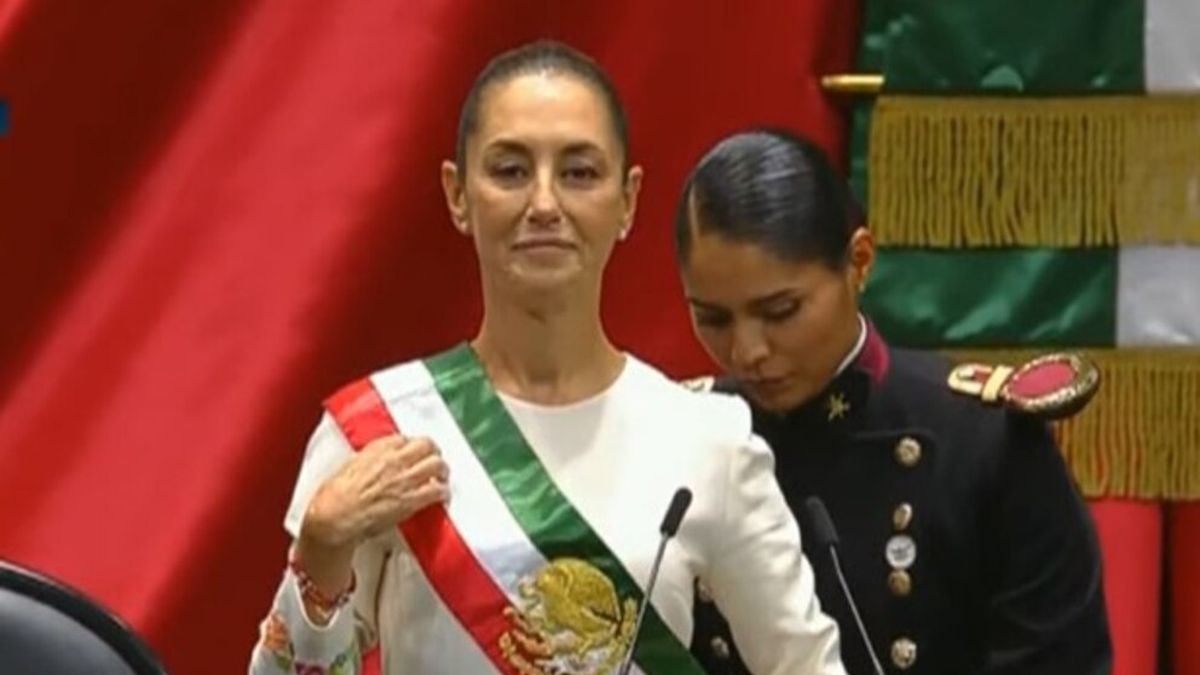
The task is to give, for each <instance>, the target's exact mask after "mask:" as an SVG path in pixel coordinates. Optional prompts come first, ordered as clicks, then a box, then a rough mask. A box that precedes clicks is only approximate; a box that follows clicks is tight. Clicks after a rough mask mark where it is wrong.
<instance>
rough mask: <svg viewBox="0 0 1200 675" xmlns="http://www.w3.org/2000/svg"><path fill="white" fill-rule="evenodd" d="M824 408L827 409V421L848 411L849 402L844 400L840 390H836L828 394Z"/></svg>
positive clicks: (841, 416)
mask: <svg viewBox="0 0 1200 675" xmlns="http://www.w3.org/2000/svg"><path fill="white" fill-rule="evenodd" d="M825 408H826V409H827V410H828V411H829V421H830V422H832V421H834V420H838V419H841V418H843V417H845V416H846V413H848V412H850V402H849V401H847V400H846V395H845V394H843V393H841V392H836V393H833V394H830V395H829V398H828V399H827V400H826V401H825Z"/></svg>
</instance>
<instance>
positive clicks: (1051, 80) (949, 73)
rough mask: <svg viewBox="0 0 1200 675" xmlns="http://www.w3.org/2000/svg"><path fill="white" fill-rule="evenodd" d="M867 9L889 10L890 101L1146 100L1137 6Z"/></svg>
mask: <svg viewBox="0 0 1200 675" xmlns="http://www.w3.org/2000/svg"><path fill="white" fill-rule="evenodd" d="M868 4H869V5H882V6H885V7H886V8H887V15H886V16H885V17H884V19H883V20H884V21H885V25H886V30H887V39H886V45H885V47H884V51H885V53H884V59H883V64H884V70H883V72H884V75H885V81H886V87H887V89H888V90H890V91H905V92H913V93H916V92H935V91H936V92H979V91H987V92H993V93H999V92H1013V93H1038V94H1075V93H1141V92H1143V91H1144V90H1145V87H1144V80H1145V74H1144V61H1145V59H1144V42H1145V37H1144V30H1145V29H1144V26H1145V6H1144V3H1143V1H1142V0H1017V1H1016V2H1014V1H1013V0H963V1H961V2H929V1H928V0H868ZM873 9H874V7H872V9H869V10H868V11H867V13H866V17H867V18H872V12H873ZM876 21H879V19H876ZM866 35H867V36H870V35H873V33H870V32H868V33H866ZM860 54H861V51H860Z"/></svg>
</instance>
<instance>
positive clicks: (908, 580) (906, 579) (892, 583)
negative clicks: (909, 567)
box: [888, 570, 912, 598]
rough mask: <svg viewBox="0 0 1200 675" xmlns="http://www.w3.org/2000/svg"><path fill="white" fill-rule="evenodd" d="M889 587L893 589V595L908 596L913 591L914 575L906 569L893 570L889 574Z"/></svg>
mask: <svg viewBox="0 0 1200 675" xmlns="http://www.w3.org/2000/svg"><path fill="white" fill-rule="evenodd" d="M888 588H890V589H891V590H892V595H894V596H896V597H898V598H907V597H908V595H909V594H910V593H912V575H910V574H909V573H908V572H906V571H904V570H892V571H891V573H890V574H888Z"/></svg>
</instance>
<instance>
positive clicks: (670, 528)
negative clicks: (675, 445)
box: [617, 487, 692, 675]
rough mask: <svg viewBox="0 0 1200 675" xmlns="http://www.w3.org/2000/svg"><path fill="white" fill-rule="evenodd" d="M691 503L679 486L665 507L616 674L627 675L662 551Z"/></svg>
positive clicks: (652, 590) (683, 489) (689, 496)
mask: <svg viewBox="0 0 1200 675" xmlns="http://www.w3.org/2000/svg"><path fill="white" fill-rule="evenodd" d="M691 505H692V491H691V490H689V489H687V488H685V487H681V488H679V489H678V490H676V491H675V496H673V497H671V505H670V506H668V507H667V513H666V515H664V516H663V520H662V525H660V526H659V527H658V531H659V533H660V534H661V535H662V539H660V540H659V542H658V553H657V554H655V556H654V564H653V565H651V566H650V581H649V582H648V583H647V584H646V592H645V593H643V594H642V602H641V603H640V606H639V607H638V615H637V621H636V622H635V623H634V624H633V639H632V640H631V641H630V643H629V650H628V651H627V652H625V660H624V661H623V662H622V663H621V668H620V670H618V671H617V674H618V675H628V674H629V668H630V666H632V665H633V649H634V647H637V639H638V634H639V633H641V632H642V619H644V618H645V617H646V608H647V607H648V606H649V605H650V594H651V593H653V592H654V583H655V582H656V581H658V568H659V567H661V566H662V559H663V552H664V551H666V550H667V542H668V541H670V540H671V538H672V537H674V536H675V533H676V532H679V525H680V524H681V523H683V515H684V514H685V513H687V510H688V507H689V506H691Z"/></svg>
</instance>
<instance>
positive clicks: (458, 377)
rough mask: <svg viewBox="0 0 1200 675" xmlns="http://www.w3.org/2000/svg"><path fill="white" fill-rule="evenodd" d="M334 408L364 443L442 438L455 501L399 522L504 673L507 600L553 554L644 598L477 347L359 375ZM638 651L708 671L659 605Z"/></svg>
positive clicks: (648, 662)
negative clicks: (563, 485) (520, 420)
mask: <svg viewBox="0 0 1200 675" xmlns="http://www.w3.org/2000/svg"><path fill="white" fill-rule="evenodd" d="M326 407H327V409H328V410H329V412H330V414H331V415H332V416H333V418H334V419H335V421H336V422H337V423H338V425H339V427H341V429H342V431H343V432H344V434H345V436H346V438H347V439H348V440H349V441H350V444H351V446H353V448H354V449H355V450H356V451H357V450H359V449H361V448H362V447H363V446H365V445H366V444H367V443H369V442H370V441H372V440H374V439H376V438H379V437H381V436H384V435H387V434H394V433H403V432H404V431H405V430H410V431H411V433H412V435H420V436H427V437H430V438H432V439H433V440H434V441H435V442H436V443H437V445H438V447H439V449H440V450H441V453H442V456H443V457H444V458H445V460H446V461H447V463H448V464H449V466H450V490H451V499H450V501H449V503H448V504H446V505H445V506H442V505H437V506H433V507H429V508H427V509H425V510H423V511H421V512H420V513H418V514H416V515H414V516H413V517H411V518H409V519H408V520H407V521H405V522H403V523H401V524H400V531H401V534H402V535H403V537H404V539H405V541H406V542H407V544H408V546H409V548H410V549H411V551H412V553H413V556H414V557H415V558H416V560H417V562H418V563H419V564H420V567H421V569H422V571H423V572H424V574H425V577H426V578H427V580H428V581H429V583H430V585H431V587H432V588H433V590H434V591H435V592H436V593H437V595H438V596H439V597H440V598H441V600H442V601H443V603H444V604H445V606H446V607H447V608H448V609H449V611H450V612H451V613H452V614H453V615H454V616H455V617H456V618H457V620H458V622H459V623H460V624H461V626H462V627H463V629H465V630H466V632H467V633H468V634H469V635H470V636H471V637H472V639H473V640H474V641H475V642H476V643H477V644H478V645H479V647H480V649H482V650H483V652H484V653H485V654H486V655H487V657H488V658H489V660H490V661H491V662H492V663H493V664H494V665H495V667H496V669H497V671H498V672H501V673H512V674H514V675H519V670H518V669H517V668H516V667H515V666H514V665H513V664H512V663H510V662H509V660H508V659H507V658H506V656H505V654H504V652H503V650H502V649H501V647H500V644H501V639H502V637H503V636H504V635H505V634H506V633H509V632H511V631H513V630H514V628H515V621H514V620H513V619H512V618H511V612H506V610H507V609H509V608H514V607H516V606H517V604H518V602H519V596H518V581H519V580H520V579H522V578H527V577H529V576H530V575H532V574H534V573H536V572H537V571H538V570H539V569H541V568H542V567H543V566H544V565H546V563H547V561H551V560H555V559H558V558H568V557H569V558H577V559H582V560H585V561H587V562H588V563H590V564H591V565H593V566H594V567H595V568H597V569H599V570H600V571H601V572H603V573H604V574H605V575H606V576H607V577H608V578H609V579H610V580H611V582H612V583H613V585H614V587H615V588H616V591H617V595H618V597H619V598H621V599H622V600H624V599H626V598H634V599H636V600H639V601H640V599H641V588H640V586H639V585H638V584H637V583H636V582H635V581H634V580H633V578H632V577H631V576H630V574H629V573H628V571H627V570H626V569H625V567H624V566H623V565H622V563H621V561H620V560H619V559H617V557H616V556H614V555H613V553H612V552H611V551H610V550H609V548H608V546H607V545H606V544H605V543H604V542H603V541H602V540H601V538H600V537H599V536H598V535H597V534H596V532H595V531H594V530H593V529H592V528H591V526H590V525H589V524H588V522H587V521H586V520H584V518H583V517H582V516H581V515H580V513H579V512H578V511H577V510H576V509H575V507H574V506H573V505H572V504H571V502H570V501H569V500H568V499H567V497H566V495H564V494H563V493H562V492H561V490H560V489H559V488H558V486H557V485H556V484H555V482H554V480H553V478H552V477H551V476H550V474H549V473H548V471H547V469H546V467H545V466H543V465H542V463H541V461H540V460H539V459H538V456H537V454H536V453H534V451H533V450H532V448H530V446H529V444H528V442H527V441H526V439H525V438H524V436H523V435H522V434H521V432H520V430H519V429H518V428H517V425H516V423H515V422H514V421H513V420H512V418H511V417H510V416H509V414H508V411H507V410H506V409H505V408H504V405H503V403H502V402H501V401H500V399H499V397H498V396H497V394H496V392H495V390H494V389H493V388H492V386H491V383H490V382H489V380H488V378H487V375H486V373H485V372H484V370H483V367H482V365H481V364H480V363H479V361H478V359H477V358H476V356H475V354H474V352H473V351H472V350H471V349H470V348H469V347H468V346H466V345H460V346H459V347H456V348H454V349H451V350H449V351H447V352H444V353H442V354H439V355H437V356H435V357H432V358H430V359H427V360H425V361H419V362H417V361H414V362H410V363H406V364H403V365H401V366H397V367H395V368H392V369H390V370H386V371H383V372H380V373H376V374H375V375H372V376H371V377H369V378H366V379H363V380H360V381H358V382H355V383H353V384H351V385H349V386H347V387H345V388H343V389H342V390H341V391H339V392H338V393H337V394H335V395H334V396H332V397H331V398H330V399H329V400H328V401H327V402H326ZM634 661H635V663H636V664H637V665H638V667H639V668H640V669H641V670H642V671H643V672H645V673H647V674H649V675H667V674H670V675H675V674H690V673H696V674H699V673H702V672H703V671H701V670H700V667H699V666H698V665H697V663H696V662H695V660H694V659H693V658H692V656H691V654H690V653H689V652H688V649H687V647H686V646H685V645H684V644H682V643H681V642H680V641H679V639H678V638H677V637H676V636H675V635H674V634H673V633H672V632H671V631H670V629H669V628H667V626H666V624H664V623H663V621H662V619H661V618H660V617H659V616H658V614H657V613H656V612H655V611H654V608H653V606H651V607H649V608H648V611H647V612H646V617H645V622H644V624H643V626H642V629H641V633H640V637H639V638H638V642H637V648H636V651H635V658H634Z"/></svg>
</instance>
